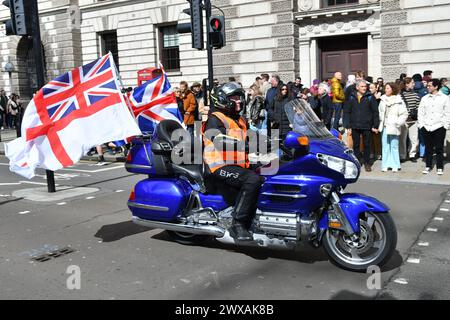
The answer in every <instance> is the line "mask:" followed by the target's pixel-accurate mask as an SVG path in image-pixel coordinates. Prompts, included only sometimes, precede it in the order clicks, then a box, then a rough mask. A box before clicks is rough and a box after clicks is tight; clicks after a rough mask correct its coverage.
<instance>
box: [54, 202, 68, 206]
mask: <svg viewBox="0 0 450 320" xmlns="http://www.w3.org/2000/svg"><path fill="white" fill-rule="evenodd" d="M66 204H67V202H60V203H57V204H56V205H58V206H64V205H66Z"/></svg>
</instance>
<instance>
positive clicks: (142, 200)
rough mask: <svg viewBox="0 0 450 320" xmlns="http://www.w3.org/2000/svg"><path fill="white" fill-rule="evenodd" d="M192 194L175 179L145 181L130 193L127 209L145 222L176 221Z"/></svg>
mask: <svg viewBox="0 0 450 320" xmlns="http://www.w3.org/2000/svg"><path fill="white" fill-rule="evenodd" d="M191 192H192V189H190V187H189V185H188V184H187V183H186V182H184V181H180V180H177V179H146V180H143V181H141V182H139V183H138V184H137V185H136V187H135V188H134V190H133V191H132V192H131V195H130V199H129V200H128V207H129V208H130V210H131V212H132V213H133V216H135V217H139V218H141V219H146V220H158V221H164V222H172V221H176V220H177V218H178V217H179V216H180V215H181V214H182V213H183V210H184V208H186V206H187V204H188V200H189V196H190V194H191Z"/></svg>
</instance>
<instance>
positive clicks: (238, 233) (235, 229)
mask: <svg viewBox="0 0 450 320" xmlns="http://www.w3.org/2000/svg"><path fill="white" fill-rule="evenodd" d="M229 231H230V236H231V237H232V238H233V239H235V240H237V241H253V235H252V234H251V233H250V232H249V231H248V230H247V227H246V224H245V223H243V222H240V221H238V220H235V219H233V224H232V225H231V227H230V229H229Z"/></svg>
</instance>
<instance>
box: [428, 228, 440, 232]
mask: <svg viewBox="0 0 450 320" xmlns="http://www.w3.org/2000/svg"><path fill="white" fill-rule="evenodd" d="M427 231H429V232H438V229H436V228H428V229H427Z"/></svg>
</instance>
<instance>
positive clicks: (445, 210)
mask: <svg viewBox="0 0 450 320" xmlns="http://www.w3.org/2000/svg"><path fill="white" fill-rule="evenodd" d="M441 211H443V212H449V211H450V209H447V208H441Z"/></svg>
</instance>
